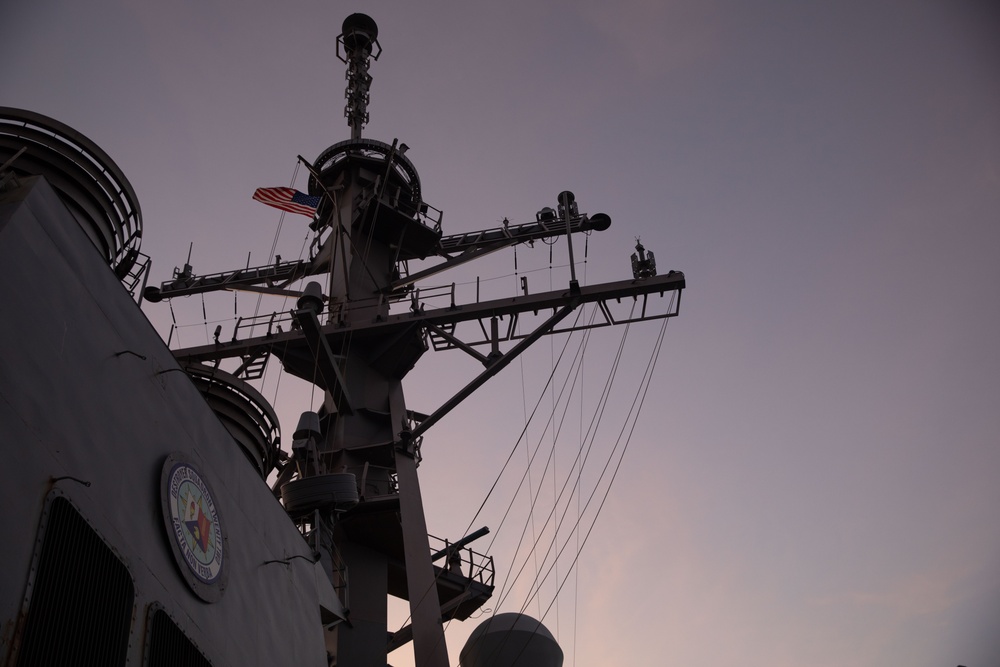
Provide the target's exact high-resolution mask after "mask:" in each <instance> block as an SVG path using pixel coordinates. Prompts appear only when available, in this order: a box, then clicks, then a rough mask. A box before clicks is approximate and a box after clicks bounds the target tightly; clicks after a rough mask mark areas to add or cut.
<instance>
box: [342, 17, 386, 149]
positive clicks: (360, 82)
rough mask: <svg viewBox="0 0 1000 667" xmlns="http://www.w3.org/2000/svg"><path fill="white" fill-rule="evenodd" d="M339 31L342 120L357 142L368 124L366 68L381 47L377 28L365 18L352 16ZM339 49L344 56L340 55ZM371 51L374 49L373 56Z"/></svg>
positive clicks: (375, 57)
mask: <svg viewBox="0 0 1000 667" xmlns="http://www.w3.org/2000/svg"><path fill="white" fill-rule="evenodd" d="M341 30H343V32H342V33H341V34H339V35H337V57H338V58H339V59H340V61H341V62H343V63H346V64H347V91H346V92H345V94H344V97H346V98H347V105H346V106H345V107H344V116H346V117H347V124H348V125H350V127H351V140H352V141H357V140H358V139H360V138H361V128H363V127H364V126H365V124H366V123H368V100H369V97H368V89H369V88H370V87H371V85H372V77H371V75H370V74H369V73H368V67H369V66H370V65H371V59H372V58H374V59H375V60H378V57H379V55H381V54H382V45H381V44H379V43H378V25H377V24H376V23H375V21H374V20H372V18H371V17H370V16H366V15H365V14H351V15H350V16H348V17H347V18H346V19H344V25H343V27H342V28H341ZM341 46H343V47H344V55H341V54H340V47H341ZM373 47H374V48H376V49H377V51H375V52H374V53H373V52H372V48H373Z"/></svg>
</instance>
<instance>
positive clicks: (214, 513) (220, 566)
mask: <svg viewBox="0 0 1000 667" xmlns="http://www.w3.org/2000/svg"><path fill="white" fill-rule="evenodd" d="M160 480H161V482H160V497H161V500H162V505H163V522H164V525H165V526H166V528H167V541H168V542H169V543H170V547H171V549H172V550H173V552H174V558H175V559H176V560H177V567H178V568H179V569H180V572H181V575H182V576H183V577H184V579H185V581H187V583H188V585H189V586H190V587H191V590H192V591H194V593H195V595H197V596H198V597H200V598H201V599H202V600H204V601H205V602H217V601H218V600H219V599H221V598H222V594H223V592H225V589H226V576H227V568H226V555H227V551H228V545H227V541H226V536H225V533H224V532H223V528H222V517H221V516H220V515H219V508H218V505H216V496H215V495H214V494H213V493H212V489H211V487H210V486H209V485H208V482H207V481H206V480H205V477H204V476H203V475H202V474H201V473H200V472H199V471H198V469H197V468H196V467H195V465H194V464H192V463H191V461H189V460H188V459H186V458H185V457H183V456H182V455H180V454H171V455H170V456H168V457H167V460H166V461H165V462H164V463H163V472H162V473H161V475H160Z"/></svg>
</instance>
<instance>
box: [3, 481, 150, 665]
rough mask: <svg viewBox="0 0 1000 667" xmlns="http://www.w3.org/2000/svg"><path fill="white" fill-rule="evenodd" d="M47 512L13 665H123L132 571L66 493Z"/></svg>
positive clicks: (132, 594)
mask: <svg viewBox="0 0 1000 667" xmlns="http://www.w3.org/2000/svg"><path fill="white" fill-rule="evenodd" d="M47 514H48V516H47V517H43V522H42V528H41V530H42V531H43V533H44V537H43V538H42V544H41V550H40V552H39V553H38V554H36V563H37V569H36V573H35V579H34V582H33V583H32V584H31V586H30V587H29V593H28V595H29V596H30V598H29V600H28V607H27V617H26V619H25V621H24V631H23V634H22V640H21V647H20V649H19V650H18V653H17V662H16V664H17V665H19V666H22V667H29V666H32V667H34V666H36V665H37V666H39V667H43V666H48V665H124V664H125V659H126V657H127V654H128V643H129V630H130V628H131V625H132V612H133V607H134V606H135V585H134V584H133V582H132V576H131V575H130V574H129V571H128V569H127V568H126V567H125V564H124V563H123V562H122V561H121V560H120V559H119V558H118V556H116V555H115V553H114V552H113V551H112V550H111V548H110V547H109V546H108V545H107V544H106V543H105V542H104V540H103V539H101V536H100V535H98V534H97V533H96V532H94V529H93V528H91V527H90V525H89V524H88V523H87V521H86V519H84V518H83V517H82V516H81V515H80V513H79V512H78V511H77V510H76V508H75V507H74V506H73V505H72V504H71V503H70V502H69V501H68V500H67V499H66V498H64V497H62V496H56V497H55V498H53V499H52V501H51V503H50V504H49V508H48V511H47Z"/></svg>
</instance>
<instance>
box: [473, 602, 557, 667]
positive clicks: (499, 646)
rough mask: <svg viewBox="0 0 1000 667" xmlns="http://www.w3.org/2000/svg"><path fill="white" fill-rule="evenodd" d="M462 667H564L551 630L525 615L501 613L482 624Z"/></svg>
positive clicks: (474, 635) (474, 634)
mask: <svg viewBox="0 0 1000 667" xmlns="http://www.w3.org/2000/svg"><path fill="white" fill-rule="evenodd" d="M459 664H460V665H461V666H462V667H562V664H563V652H562V649H561V648H559V644H558V643H557V642H556V640H555V637H553V636H552V633H551V632H549V629H548V628H546V627H545V626H544V625H542V622H541V621H536V620H535V619H533V618H531V617H530V616H526V615H524V614H514V613H509V614H497V615H496V616H494V617H492V618H489V619H487V620H485V621H483V622H482V623H480V624H479V627H477V628H476V629H475V630H473V631H472V634H471V635H469V640H468V641H467V642H465V646H463V647H462V652H461V653H460V654H459Z"/></svg>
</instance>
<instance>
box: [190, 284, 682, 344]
mask: <svg viewBox="0 0 1000 667" xmlns="http://www.w3.org/2000/svg"><path fill="white" fill-rule="evenodd" d="M684 287H685V282H684V274H683V273H681V272H680V271H671V272H670V273H668V274H666V275H662V276H653V277H651V278H642V279H638V280H622V281H618V282H613V283H602V284H599V285H588V286H585V287H581V288H580V293H579V294H576V295H571V294H570V292H569V290H556V291H552V292H541V293H539V294H527V295H522V296H516V297H511V298H505V299H494V300H491V301H481V302H478V303H473V304H467V305H457V306H453V307H446V308H435V309H432V310H426V311H417V312H413V311H410V312H404V313H397V314H393V315H389V316H388V317H383V318H381V319H377V320H376V319H372V320H366V321H361V322H349V323H344V324H341V323H336V322H334V323H331V324H326V325H324V326H323V327H322V333H323V335H324V336H326V337H327V338H329V339H330V340H331V343H332V342H333V341H334V340H335V339H336V338H339V337H342V336H349V335H355V336H358V335H364V336H372V335H379V334H381V333H385V334H387V335H388V334H391V333H392V332H393V331H394V330H395V329H397V328H399V327H400V326H411V325H412V324H413V323H414V322H416V323H418V324H423V323H427V324H435V325H437V326H439V327H443V326H444V325H448V324H453V323H454V324H457V323H459V322H467V321H472V320H482V319H484V318H491V317H503V316H505V315H514V314H517V313H525V312H540V311H544V310H548V309H558V308H561V307H562V306H565V305H566V304H567V303H569V302H570V300H571V299H575V300H576V303H578V304H584V303H595V302H597V303H601V302H607V301H611V300H616V299H632V298H638V297H642V296H644V295H649V294H657V293H659V294H663V293H665V292H670V291H678V292H679V291H680V290H682V289H684ZM610 323H612V324H613V323H614V322H613V321H612V322H610ZM299 340H302V332H301V331H286V332H283V333H278V334H271V335H270V336H258V337H255V338H248V339H245V340H234V341H230V342H222V343H219V344H211V345H202V346H198V347H191V348H186V349H181V350H177V351H175V352H174V356H175V357H176V358H177V359H178V360H180V361H201V362H204V361H214V360H216V359H226V358H230V357H236V356H240V355H245V354H247V353H248V352H249V351H250V350H253V349H255V348H257V347H259V346H261V345H268V346H272V347H274V346H281V345H288V344H293V343H294V342H295V341H299Z"/></svg>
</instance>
